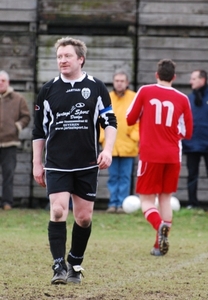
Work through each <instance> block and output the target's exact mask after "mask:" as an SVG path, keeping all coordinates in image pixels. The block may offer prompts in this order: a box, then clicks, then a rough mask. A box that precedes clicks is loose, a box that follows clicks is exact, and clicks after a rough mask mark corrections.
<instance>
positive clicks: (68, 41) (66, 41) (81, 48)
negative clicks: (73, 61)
mask: <svg viewBox="0 0 208 300" xmlns="http://www.w3.org/2000/svg"><path fill="white" fill-rule="evenodd" d="M66 46H72V47H73V48H74V50H75V53H76V55H77V57H78V58H83V63H82V65H81V66H82V67H83V66H84V63H85V59H86V55H87V47H86V45H85V43H84V42H82V41H80V40H77V39H73V38H71V37H64V38H61V39H59V40H57V42H56V43H55V48H56V52H58V49H59V47H66Z"/></svg>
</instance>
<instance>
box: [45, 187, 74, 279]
mask: <svg viewBox="0 0 208 300" xmlns="http://www.w3.org/2000/svg"><path fill="white" fill-rule="evenodd" d="M69 197H70V194H69V193H68V192H61V193H55V194H50V195H49V199H50V221H49V224H48V239H49V244H50V250H51V254H52V257H53V260H54V265H53V267H52V268H53V270H54V276H53V278H52V280H51V283H52V284H59V283H63V284H66V283H67V266H66V262H65V254H66V240H67V229H66V219H67V215H68V207H69Z"/></svg>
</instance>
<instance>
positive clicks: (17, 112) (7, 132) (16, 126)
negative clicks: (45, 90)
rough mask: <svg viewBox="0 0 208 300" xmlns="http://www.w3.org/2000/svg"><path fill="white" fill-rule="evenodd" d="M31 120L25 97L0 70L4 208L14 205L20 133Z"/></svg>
mask: <svg viewBox="0 0 208 300" xmlns="http://www.w3.org/2000/svg"><path fill="white" fill-rule="evenodd" d="M29 122H30V113H29V109H28V106H27V103H26V100H25V98H24V97H23V96H22V95H21V94H20V93H18V92H15V91H14V89H13V88H12V87H11V86H10V79H9V74H8V73H7V72H5V71H4V70H2V71H0V164H1V168H2V179H3V182H2V200H1V202H2V203H1V205H2V208H3V209H4V210H10V209H12V206H13V181H14V172H15V168H16V162H17V157H16V156H17V147H18V146H20V140H19V133H20V132H21V131H22V129H23V128H25V127H26V126H27V125H28V124H29Z"/></svg>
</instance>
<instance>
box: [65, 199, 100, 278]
mask: <svg viewBox="0 0 208 300" xmlns="http://www.w3.org/2000/svg"><path fill="white" fill-rule="evenodd" d="M72 198H73V214H74V224H73V228H72V237H71V248H70V250H69V253H68V257H67V261H68V279H67V281H68V282H73V283H80V282H81V271H83V268H82V267H81V264H82V262H83V259H84V253H85V250H86V248H87V243H88V240H89V238H90V235H91V229H92V214H93V207H94V202H92V201H87V200H84V199H83V198H80V197H79V196H77V195H73V197H72Z"/></svg>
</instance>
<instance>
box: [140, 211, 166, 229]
mask: <svg viewBox="0 0 208 300" xmlns="http://www.w3.org/2000/svg"><path fill="white" fill-rule="evenodd" d="M144 217H145V219H146V220H147V221H148V222H149V223H150V224H151V225H152V227H153V228H154V229H155V230H158V228H159V226H160V224H161V223H162V221H163V220H162V219H161V217H160V214H159V211H158V210H157V208H155V207H153V208H150V209H148V210H146V211H145V212H144Z"/></svg>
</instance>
